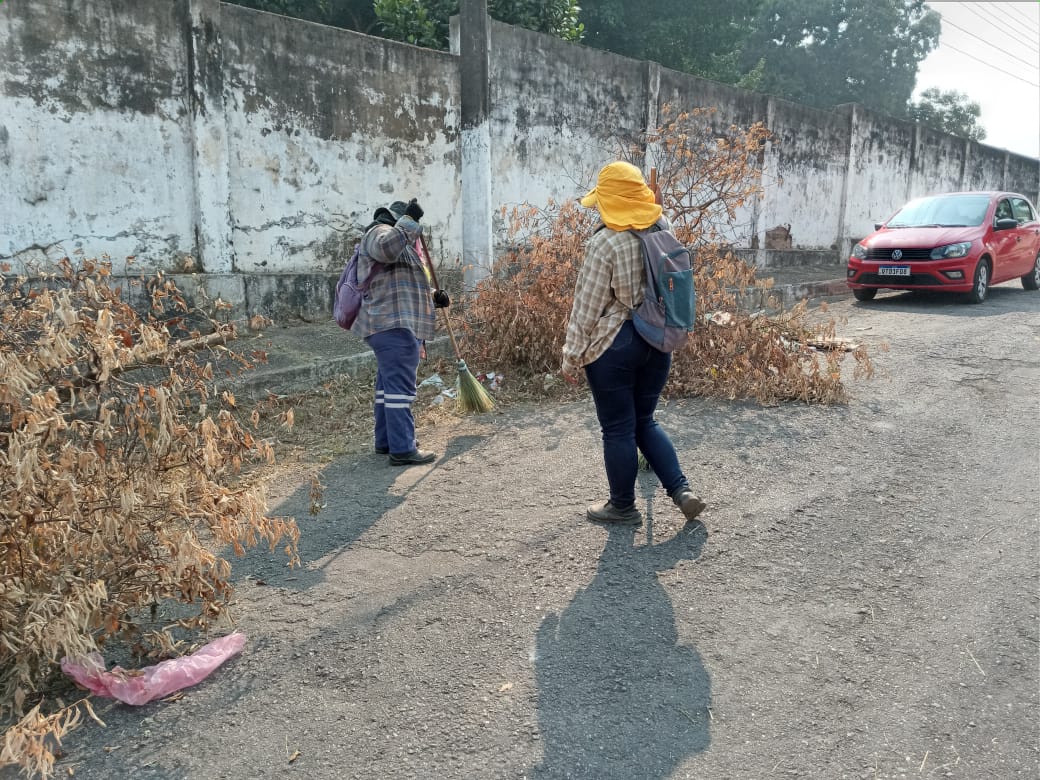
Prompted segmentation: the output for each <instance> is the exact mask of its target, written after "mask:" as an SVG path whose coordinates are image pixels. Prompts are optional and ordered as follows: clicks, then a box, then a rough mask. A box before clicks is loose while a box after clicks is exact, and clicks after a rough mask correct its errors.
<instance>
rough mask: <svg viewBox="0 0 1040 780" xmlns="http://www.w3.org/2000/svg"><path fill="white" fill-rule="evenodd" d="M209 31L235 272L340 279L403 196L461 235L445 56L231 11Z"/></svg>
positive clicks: (452, 91)
mask: <svg viewBox="0 0 1040 780" xmlns="http://www.w3.org/2000/svg"><path fill="white" fill-rule="evenodd" d="M220 27H221V31H222V35H223V42H224V80H225V81H224V94H225V96H226V109H225V110H226V122H227V132H228V146H229V153H228V167H229V177H230V184H231V186H230V194H231V197H230V212H231V220H232V226H233V242H234V256H235V263H234V268H235V270H236V271H240V272H242V273H257V272H270V271H277V272H302V271H315V270H326V271H337V270H339V269H340V268H342V264H343V257H344V255H345V254H348V255H349V252H348V251H347V247H348V246H353V240H354V239H355V238H356V230H357V228H358V227H363V226H364V225H365V224H367V223H368V222H369V221H370V220H371V217H372V212H373V210H374V208H375V207H376V206H379V205H385V204H388V203H390V202H391V201H393V200H398V199H401V200H407V199H408V198H409V197H417V198H419V200H420V202H421V203H422V204H423V205H424V207H425V209H426V217H425V220H424V221H425V222H427V223H428V224H430V225H431V226H432V227H433V229H434V235H435V236H455V235H457V234H458V232H459V227H458V225H457V224H456V221H455V217H454V215H455V209H453V208H452V204H454V203H456V202H457V201H458V199H459V197H460V191H459V185H458V182H459V176H458V170H459V152H458V146H457V143H456V141H457V137H458V104H459V94H458V67H457V60H456V59H455V58H453V57H451V56H450V55H447V54H444V53H440V52H433V51H428V50H425V49H419V48H416V47H413V46H404V45H400V44H395V43H391V42H389V41H386V40H383V39H380V38H372V37H368V36H364V35H352V34H344V33H343V31H341V30H337V29H334V28H331V27H324V26H321V25H316V24H308V23H305V22H299V21H296V20H292V19H286V18H283V17H280V16H275V15H272V14H264V13H257V12H254V11H250V10H248V9H244V8H241V7H239V6H233V5H224V6H222V7H221V19H220ZM448 244H449V248H450V249H451V250H452V251H454V252H456V253H457V252H458V251H461V247H460V246H459V244H458V241H457V240H455V241H449V242H448Z"/></svg>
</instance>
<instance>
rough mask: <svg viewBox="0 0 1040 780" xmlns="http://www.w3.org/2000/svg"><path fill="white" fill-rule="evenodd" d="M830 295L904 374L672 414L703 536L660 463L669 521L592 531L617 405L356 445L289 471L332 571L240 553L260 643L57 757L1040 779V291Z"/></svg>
mask: <svg viewBox="0 0 1040 780" xmlns="http://www.w3.org/2000/svg"><path fill="white" fill-rule="evenodd" d="M831 311H832V313H834V314H835V315H837V316H844V317H847V318H848V319H847V322H846V323H845V324H844V325H842V326H841V327H840V328H839V335H843V336H846V337H849V338H852V339H856V340H862V341H864V342H865V343H867V344H868V345H870V347H871V349H872V352H873V354H874V361H875V364H876V367H877V368H878V370H879V375H878V376H877V377H875V378H874V379H872V380H870V381H861V382H854V383H853V385H852V386H853V390H854V398H853V400H852V401H851V403H850V404H849V405H848V406H845V407H806V406H798V405H787V406H782V407H778V408H769V409H762V408H758V407H756V406H753V405H747V404H740V403H726V402H720V401H712V400H703V399H694V400H689V401H686V402H681V403H672V404H668V405H666V406H664V407H663V408H662V410H661V413H660V419H661V421H662V423H663V424H664V426H665V427H666V429H667V430H669V431H670V432H671V434H672V435H673V438H674V440H675V443H676V446H677V449H678V450H679V453H680V458H681V461H682V462H683V464H684V467H685V469H686V471H687V473H688V475H689V476H690V478H691V480H692V482H693V483H694V485H695V486H696V487H697V488H698V489H699V490H700V491H701V492H702V493H703V494H704V495H705V497H706V498H707V500H708V501H709V509H708V510H707V511H706V513H705V515H704V524H703V525H701V524H699V523H698V524H694V525H689V526H684V525H683V524H682V523H681V516H680V515H679V514H678V512H677V510H675V508H674V507H672V506H671V505H670V503H669V502H668V501H667V499H666V497H665V496H664V494H663V493H662V492H661V490H660V488H659V487H657V486H655V485H654V484H653V483H652V481H651V480H650V479H649V478H647V479H646V480H645V482H644V484H643V486H642V497H641V498H640V504H641V506H642V507H643V508H644V510H647V514H648V515H649V520H648V522H647V524H646V525H644V526H643V528H641V529H638V530H635V531H633V530H631V529H607V528H604V527H602V526H598V525H593V524H590V523H588V522H586V521H585V520H584V517H583V508H584V506H585V505H586V504H587V503H589V502H591V501H593V500H596V499H599V498H601V497H602V496H603V492H604V478H603V476H602V467H601V463H600V455H599V442H598V433H597V429H596V424H595V417H594V414H593V409H592V406H591V403H590V402H587V401H586V402H577V403H573V404H569V405H566V406H563V407H559V408H554V407H527V408H523V409H510V410H508V411H506V412H505V413H503V414H492V415H487V416H484V417H481V418H473V419H468V420H464V421H462V423H461V424H460V425H459V426H458V427H456V428H454V429H451V430H448V429H436V430H431V431H425V432H424V433H423V445H424V447H431V448H434V449H437V450H439V451H440V452H441V453H442V456H441V458H440V459H439V460H438V461H437V462H436V463H435V464H433V465H432V466H430V467H418V468H412V469H406V470H395V469H391V468H390V467H388V466H386V465H385V462H384V461H383V460H382V459H379V458H377V457H376V456H365V457H361V458H344V459H340V460H337V461H335V462H333V463H331V464H330V465H329V466H328V468H327V469H326V470H325V472H324V474H323V480H324V482H325V483H326V485H327V491H326V500H327V507H326V509H325V510H324V512H323V513H322V514H321V515H320V516H319V517H318V518H314V519H312V518H308V517H307V506H308V498H307V491H306V487H305V486H304V485H294V484H281V485H272V486H271V493H272V496H273V497H274V499H275V507H274V508H275V510H276V511H277V512H278V513H281V514H295V515H296V516H297V517H298V518H300V522H301V527H302V530H303V533H304V538H303V540H302V541H301V553H302V557H303V559H304V566H303V568H302V569H298V570H295V571H288V570H286V569H285V568H284V566H283V565H282V561H281V559H280V558H279V557H278V556H277V555H271V554H268V553H266V551H265V552H263V553H258V552H254V553H252V554H250V555H249V556H248V557H247V558H245V559H243V560H240V561H237V562H236V564H235V566H236V577H237V579H238V582H239V591H238V604H237V616H238V628H239V629H240V630H242V631H244V632H245V633H246V634H247V635H248V637H249V639H248V643H247V646H246V649H245V651H244V652H243V654H242V655H241V656H240V657H238V658H236V659H234V660H232V661H231V662H229V663H228V664H226V665H225V666H224V667H222V668H221V669H220V670H218V671H217V672H216V673H215V674H214V675H213V676H212V677H211V678H209V679H208V680H206V681H204V682H203V683H201V684H199V685H198V686H196V687H195V688H192V689H190V690H188V691H187V692H186V695H185V696H184V697H183V698H181V699H180V700H179V701H177V702H173V703H157V704H152V705H147V706H145V707H142V708H138V709H131V708H129V707H123V706H109V705H106V706H102V707H101V708H100V709H101V712H102V717H103V718H104V719H105V721H106V722H107V724H108V726H107V727H106V728H101V727H98V726H95V725H87V726H85V727H83V728H81V729H79V730H78V731H76V732H75V733H74V734H73V735H72V736H70V737H69V738H68V739H67V740H66V743H65V751H66V757H65V758H64V759H63V760H62V761H61V763H60V764H59V770H60V772H62V773H66V774H67V773H69V772H70V770H71V771H72V772H74V776H75V777H77V778H120V779H122V778H201V779H207V780H208V779H209V778H227V779H228V780H252V779H254V778H282V777H300V778H316V779H318V780H326V779H328V780H331V779H332V778H336V779H337V780H338V779H339V778H364V779H365V780H369V779H371V780H385V779H387V778H394V779H396V778H474V779H477V778H524V777H526V778H546V779H547V778H588V779H589V780H591V779H593V778H597V779H603V778H618V779H619V780H628V779H630V778H637V779H639V780H664V779H665V778H711V779H712V780H718V779H724V778H734V779H736V780H743V779H745V778H746V779H748V780H758V779H760V778H864V779H866V778H936V777H954V778H965V779H966V780H977V779H978V778H1000V779H1001V780H1008V779H1011V778H1023V779H1026V778H1028V779H1029V780H1034V779H1035V778H1036V777H1038V776H1040V754H1038V745H1040V706H1038V705H1040V703H1038V691H1040V675H1038V669H1040V642H1038V619H1037V617H1038V611H1040V590H1038V570H1040V566H1038V564H1040V546H1038V542H1040V481H1038V474H1040V402H1038V395H1037V393H1038V388H1040V295H1038V294H1035V293H1029V292H1026V291H1024V290H1022V289H1021V287H1020V286H1019V285H1017V284H1008V285H1003V286H1000V287H996V288H993V289H992V290H991V292H990V298H989V300H988V301H987V302H986V303H984V304H983V305H981V306H969V305H965V304H963V303H960V302H959V301H956V300H954V299H947V298H936V297H919V296H911V295H907V294H882V295H881V296H880V297H879V298H878V299H877V300H876V301H874V302H872V303H869V304H857V303H855V302H853V301H851V300H849V301H843V302H840V303H838V304H836V305H834V306H832V309H831ZM886 345H887V347H886ZM850 379H851V377H850ZM330 430H334V421H330ZM330 435H333V434H330ZM261 582H262V583H264V584H260V583H261ZM0 774H2V773H0ZM61 776H65V775H64V774H63V775H61ZM5 777H6V775H5Z"/></svg>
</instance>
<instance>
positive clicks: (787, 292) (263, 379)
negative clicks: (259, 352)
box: [221, 279, 851, 400]
mask: <svg viewBox="0 0 1040 780" xmlns="http://www.w3.org/2000/svg"><path fill="white" fill-rule="evenodd" d="M849 295H851V291H850V290H849V288H848V285H847V284H846V283H845V280H844V279H825V280H818V281H812V282H798V283H794V284H780V285H774V286H773V287H761V288H755V289H752V290H750V291H745V292H744V293H743V294H741V295H738V296H737V300H738V306H739V308H740V309H741V310H744V311H756V310H767V311H770V310H772V311H775V310H776V307H775V306H772V305H770V299H774V300H778V301H779V302H780V304H781V305H782V306H783V307H784V308H788V307H790V306H793V305H795V304H797V303H799V302H800V301H803V300H808V301H809V302H810V304H811V303H813V302H820V301H824V300H828V299H830V300H833V299H837V298H841V297H847V296H849ZM289 327H290V328H291V327H292V326H289ZM269 332H270V331H269ZM273 338H276V337H273ZM427 352H428V354H429V355H430V356H431V357H451V356H452V351H451V342H450V340H449V339H448V337H447V336H446V335H440V336H437V337H436V338H435V339H433V340H432V341H430V342H429V343H428V344H427ZM294 358H295V360H294ZM289 361H290V362H289V364H288V365H281V366H278V367H275V366H272V365H260V366H259V367H257V368H256V369H254V370H251V371H249V372H248V373H246V374H243V375H241V376H237V377H235V378H233V379H231V380H229V381H227V382H224V383H221V384H222V385H223V386H224V387H226V388H228V389H233V391H234V393H235V394H236V395H239V396H242V397H243V398H252V399H254V400H257V399H260V398H264V397H266V396H267V395H269V394H274V395H292V394H294V393H299V392H303V391H306V390H312V389H314V388H316V387H320V386H321V385H322V384H323V383H325V382H328V381H330V380H332V379H335V378H336V377H339V376H357V375H358V374H360V373H361V372H363V371H366V370H371V369H372V368H373V367H374V365H375V355H374V354H373V353H372V351H371V350H370V349H367V348H362V349H359V350H356V351H353V352H352V353H351V354H335V355H309V356H306V357H305V358H303V359H300V358H299V356H298V355H297V354H295V353H294V354H293V356H292V357H290V358H289ZM279 362H282V363H284V362H285V358H284V357H283V359H282V360H281V361H279Z"/></svg>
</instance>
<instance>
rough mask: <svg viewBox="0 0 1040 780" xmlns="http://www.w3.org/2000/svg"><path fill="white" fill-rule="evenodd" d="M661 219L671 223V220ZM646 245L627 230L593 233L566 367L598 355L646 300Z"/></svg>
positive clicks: (577, 297)
mask: <svg viewBox="0 0 1040 780" xmlns="http://www.w3.org/2000/svg"><path fill="white" fill-rule="evenodd" d="M660 224H662V225H664V226H665V227H670V226H669V225H668V222H667V220H663V221H662V222H661V223H660ZM645 289H646V271H645V270H644V268H643V246H642V244H640V242H639V239H638V238H636V237H635V236H634V235H632V234H631V233H629V232H628V231H621V232H618V231H615V230H611V229H610V228H608V227H604V228H602V229H601V230H599V231H597V232H596V233H595V234H594V235H593V236H592V238H591V239H589V244H588V247H587V248H586V250H585V262H584V263H583V264H582V266H581V271H579V272H578V283H577V285H576V286H575V288H574V306H573V307H572V308H571V318H570V322H568V324H567V338H566V341H565V342H564V345H563V364H564V367H565V368H567V367H569V368H570V369H572V370H573V369H577V368H579V367H581V366H587V365H588V364H589V363H591V362H593V361H594V360H596V359H597V358H598V357H600V356H601V355H602V354H603V353H604V352H606V351H607V349H608V348H609V347H610V345H611V344H612V343H613V341H614V338H615V337H616V336H617V334H618V331H620V330H621V326H622V325H623V324H624V322H625V320H629V319H632V309H634V308H636V307H637V306H639V304H641V303H642V302H643V295H644V291H645Z"/></svg>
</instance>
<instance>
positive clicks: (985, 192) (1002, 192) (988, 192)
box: [920, 190, 1028, 200]
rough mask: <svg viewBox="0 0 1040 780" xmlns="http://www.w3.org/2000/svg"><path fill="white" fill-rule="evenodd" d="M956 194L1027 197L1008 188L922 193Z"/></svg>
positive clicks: (936, 196) (937, 194)
mask: <svg viewBox="0 0 1040 780" xmlns="http://www.w3.org/2000/svg"><path fill="white" fill-rule="evenodd" d="M954 195H985V196H986V197H988V198H1002V197H1005V196H1009V197H1015V198H1025V197H1026V196H1025V195H1023V194H1022V193H1020V192H1009V191H1007V190H961V191H959V192H933V193H932V194H930V195H921V196H920V197H922V198H947V197H952V196H954ZM1026 199H1027V200H1028V198H1026Z"/></svg>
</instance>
